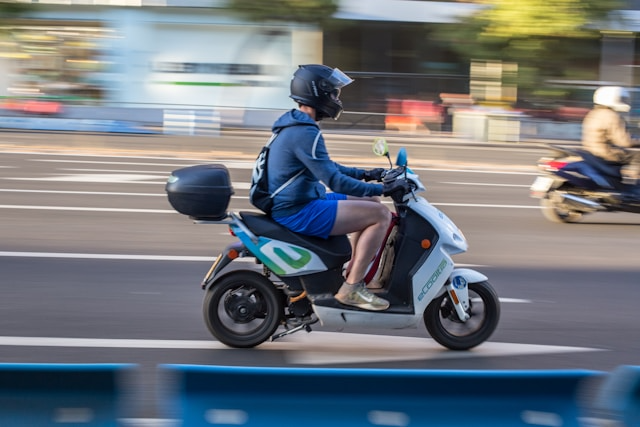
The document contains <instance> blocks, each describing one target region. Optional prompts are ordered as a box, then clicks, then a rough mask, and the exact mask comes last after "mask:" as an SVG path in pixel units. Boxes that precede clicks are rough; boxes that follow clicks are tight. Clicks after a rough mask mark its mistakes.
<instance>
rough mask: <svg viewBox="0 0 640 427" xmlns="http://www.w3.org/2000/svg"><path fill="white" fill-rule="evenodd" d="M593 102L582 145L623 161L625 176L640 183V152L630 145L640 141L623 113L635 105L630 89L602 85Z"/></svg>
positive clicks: (612, 160) (610, 159) (611, 160)
mask: <svg viewBox="0 0 640 427" xmlns="http://www.w3.org/2000/svg"><path fill="white" fill-rule="evenodd" d="M593 103H594V104H595V105H594V107H593V109H592V110H591V111H589V113H588V114H587V115H586V116H585V118H584V120H583V122H582V146H583V147H584V148H585V149H586V150H588V151H589V152H590V153H592V154H594V155H595V156H598V157H600V158H601V159H603V160H605V161H606V162H609V163H613V164H615V165H619V166H620V167H621V168H622V169H623V174H624V175H625V178H627V179H629V180H630V181H632V182H634V183H637V181H638V175H639V174H640V153H633V152H632V151H630V150H628V148H630V147H633V146H634V145H637V144H638V142H637V141H635V140H633V139H632V138H631V135H630V134H629V132H628V131H627V126H626V122H625V119H624V117H623V116H622V114H623V113H628V112H629V110H630V109H631V105H630V96H629V91H627V89H625V88H623V87H621V86H602V87H600V88H598V89H596V91H595V92H594V94H593ZM636 193H637V191H636Z"/></svg>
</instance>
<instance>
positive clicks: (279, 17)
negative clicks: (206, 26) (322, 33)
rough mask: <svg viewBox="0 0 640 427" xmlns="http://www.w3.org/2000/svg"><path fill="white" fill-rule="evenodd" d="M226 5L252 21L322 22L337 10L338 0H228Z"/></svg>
mask: <svg viewBox="0 0 640 427" xmlns="http://www.w3.org/2000/svg"><path fill="white" fill-rule="evenodd" d="M228 6H229V8H230V9H231V10H233V11H235V12H238V13H239V14H241V15H243V17H244V18H246V19H249V20H252V21H259V22H261V21H282V22H301V23H312V24H322V23H324V22H326V21H327V20H329V19H331V16H332V15H333V14H334V13H335V12H336V11H337V10H338V0H271V1H264V0H230V1H229V4H228Z"/></svg>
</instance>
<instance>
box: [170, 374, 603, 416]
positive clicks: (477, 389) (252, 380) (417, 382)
mask: <svg viewBox="0 0 640 427" xmlns="http://www.w3.org/2000/svg"><path fill="white" fill-rule="evenodd" d="M159 369H160V373H161V375H166V376H168V378H169V379H170V380H171V381H173V382H172V383H171V384H172V386H171V387H170V390H172V391H171V392H169V393H168V394H167V395H166V396H165V398H166V401H165V402H164V404H162V405H160V406H161V407H162V408H165V409H166V410H167V414H166V416H167V418H173V419H179V420H180V421H182V425H185V426H190V427H198V426H211V425H219V426H223V425H227V426H231V425H235V426H238V425H242V426H245V427H252V426H260V427H268V426H278V427H280V426H285V425H294V424H298V423H300V424H302V425H304V426H305V427H313V426H323V427H325V426H328V425H332V424H333V425H348V426H350V427H358V426H419V425H424V426H479V425H483V426H484V425H490V426H528V427H530V426H532V425H539V426H551V427H553V426H558V427H559V426H562V427H572V426H576V427H577V426H580V425H581V424H580V421H579V419H580V418H581V416H582V411H581V408H580V406H579V405H578V403H577V397H576V395H577V393H578V392H579V390H580V388H581V386H582V385H583V382H584V381H587V380H590V379H593V378H597V377H602V376H603V375H604V374H603V373H601V372H597V371H587V370H550V371H467V370H465V371H435V370H391V369H389V370H386V369H331V368H327V369H324V368H312V369H308V368H304V369H302V368H257V367H223V366H195V365H161V366H160V367H159Z"/></svg>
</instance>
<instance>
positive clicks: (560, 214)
mask: <svg viewBox="0 0 640 427" xmlns="http://www.w3.org/2000/svg"><path fill="white" fill-rule="evenodd" d="M540 207H541V208H542V215H544V217H545V218H546V219H548V220H549V221H551V222H558V223H571V222H577V221H579V220H580V218H582V212H578V211H572V210H570V209H567V208H566V207H564V206H563V205H562V204H560V203H558V202H555V201H553V200H552V199H549V198H546V197H545V198H544V199H540Z"/></svg>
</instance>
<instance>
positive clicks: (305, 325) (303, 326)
mask: <svg viewBox="0 0 640 427" xmlns="http://www.w3.org/2000/svg"><path fill="white" fill-rule="evenodd" d="M317 321H318V319H315V320H312V321H309V322H303V323H301V324H299V325H298V326H296V327H295V328H291V329H287V330H285V331H282V332H280V333H278V334H275V335H274V336H272V337H271V342H273V341H275V340H277V339H279V338H282V337H284V336H287V335H291V334H293V333H294V332H298V331H301V330H303V329H304V330H305V331H307V332H311V325H313V324H314V323H316V322H317Z"/></svg>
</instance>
